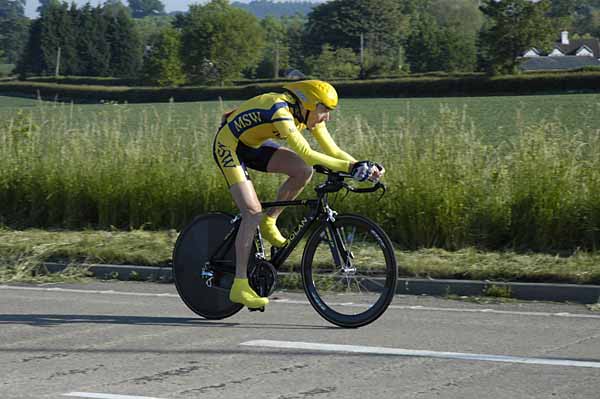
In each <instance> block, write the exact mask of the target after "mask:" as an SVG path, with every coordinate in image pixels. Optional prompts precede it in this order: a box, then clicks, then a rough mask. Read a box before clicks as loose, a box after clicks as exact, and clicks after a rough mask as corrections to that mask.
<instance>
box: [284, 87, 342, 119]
mask: <svg viewBox="0 0 600 399" xmlns="http://www.w3.org/2000/svg"><path fill="white" fill-rule="evenodd" d="M283 88H284V89H286V90H289V91H291V92H292V93H294V95H295V96H296V97H298V99H299V100H300V102H301V103H302V105H303V106H304V108H306V109H307V110H309V111H314V110H315V109H316V108H317V104H319V103H321V104H323V105H324V106H326V107H327V108H329V109H335V107H337V103H338V95H337V92H336V91H335V89H334V88H333V86H332V85H330V84H329V83H327V82H323V81H322V80H302V81H300V82H293V83H288V84H286V85H284V86H283Z"/></svg>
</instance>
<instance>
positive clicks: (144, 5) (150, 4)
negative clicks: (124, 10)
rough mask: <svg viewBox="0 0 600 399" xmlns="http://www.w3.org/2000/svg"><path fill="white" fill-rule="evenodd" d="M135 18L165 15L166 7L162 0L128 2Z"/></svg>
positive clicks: (132, 0)
mask: <svg viewBox="0 0 600 399" xmlns="http://www.w3.org/2000/svg"><path fill="white" fill-rule="evenodd" d="M128 2H129V8H130V9H131V15H132V17H133V18H144V17H147V16H156V15H163V14H164V13H165V5H164V4H163V3H162V2H161V1H160V0H128Z"/></svg>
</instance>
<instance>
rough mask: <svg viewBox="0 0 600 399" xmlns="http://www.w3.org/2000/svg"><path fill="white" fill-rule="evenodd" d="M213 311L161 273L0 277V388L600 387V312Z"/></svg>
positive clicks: (165, 391)
mask: <svg viewBox="0 0 600 399" xmlns="http://www.w3.org/2000/svg"><path fill="white" fill-rule="evenodd" d="M275 296H276V298H277V299H276V300H274V301H272V303H271V304H270V305H269V307H268V309H267V311H266V312H264V313H259V312H253V313H250V312H248V311H246V310H244V311H242V312H240V313H238V314H237V315H235V316H233V317H231V318H229V319H226V320H222V321H206V320H202V319H201V318H199V317H196V316H195V315H194V314H193V313H192V312H190V311H189V310H188V309H187V308H186V307H185V305H184V304H183V303H182V302H181V300H180V299H179V297H178V296H177V295H176V292H175V289H174V287H173V286H172V285H168V284H151V283H131V282H105V283H102V282H95V283H90V284H85V285H67V284H58V285H29V286H28V285H21V286H15V285H10V286H7V285H3V286H0V398H2V399H11V398H57V399H58V398H68V397H75V398H101V399H141V398H159V399H170V398H273V399H295V398H315V399H320V398H361V399H366V398H394V399H400V398H457V399H458V398H460V399H470V398H478V399H479V398H511V399H518V398H544V399H547V398H560V399H562V398H586V399H587V398H589V399H599V398H600V312H592V311H590V310H589V309H587V308H586V307H585V306H583V305H567V304H550V303H533V302H528V303H526V302H515V303H503V304H475V303H468V302H463V301H455V300H447V299H441V298H431V297H410V296H400V297H397V298H396V299H395V300H394V302H393V304H392V306H391V307H390V309H389V310H388V311H387V312H386V313H385V314H384V315H383V316H382V317H381V318H380V319H379V320H378V321H376V322H375V323H373V324H371V325H369V326H366V327H363V328H360V329H353V330H349V329H341V328H337V327H335V326H333V325H330V324H328V323H327V322H326V321H325V320H323V319H321V318H320V317H319V315H318V314H317V313H316V312H315V311H314V310H313V309H312V308H311V306H310V305H309V304H308V302H307V301H306V299H305V297H304V295H303V294H302V293H288V292H278V293H276V295H275Z"/></svg>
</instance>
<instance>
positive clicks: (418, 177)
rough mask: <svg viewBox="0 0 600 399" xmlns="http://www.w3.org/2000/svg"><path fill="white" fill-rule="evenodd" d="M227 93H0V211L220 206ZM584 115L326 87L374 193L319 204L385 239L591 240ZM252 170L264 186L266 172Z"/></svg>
mask: <svg viewBox="0 0 600 399" xmlns="http://www.w3.org/2000/svg"><path fill="white" fill-rule="evenodd" d="M235 104H236V102H231V103H219V102H202V103H181V104H151V105H143V104H132V105H127V104H125V105H118V104H102V105H100V104H99V105H71V104H55V103H52V102H37V101H34V100H27V99H15V98H7V97H0V120H1V121H2V122H0V171H1V172H0V173H1V174H0V202H1V203H2V204H4V205H3V208H2V209H1V210H0V223H4V224H6V225H9V226H13V227H31V226H36V227H66V228H81V227H92V228H98V227H99V228H111V227H114V228H119V229H122V228H126V229H127V228H139V227H143V228H149V229H160V228H180V227H181V226H182V225H183V224H185V223H186V222H187V221H189V220H190V219H191V218H192V217H193V215H195V214H198V213H201V212H206V211H210V210H217V209H223V210H227V211H235V209H234V207H233V204H232V201H231V199H230V196H229V194H228V193H227V191H226V189H225V185H224V182H223V180H222V177H221V176H220V174H219V172H218V170H217V168H215V167H214V165H213V161H212V155H211V151H210V148H211V143H212V136H213V134H214V131H215V127H216V126H217V124H218V120H219V116H220V113H221V112H222V110H225V109H229V108H232V107H234V106H235ZM598 126H600V95H597V94H595V95H583V94H582V95H561V96H523V97H485V98H436V99H370V100H342V102H341V104H340V107H339V111H336V112H335V114H334V120H333V121H331V123H330V130H331V131H332V133H333V136H334V138H335V139H336V141H337V142H338V144H340V146H341V147H342V148H344V149H347V150H348V152H350V153H352V154H353V155H355V156H356V157H358V158H371V159H375V160H378V161H380V162H382V163H384V164H385V165H386V167H387V170H388V173H387V176H386V183H387V184H388V187H389V192H388V194H387V195H386V196H385V197H384V198H383V199H382V200H381V201H380V202H376V197H375V196H349V197H347V198H346V199H345V200H342V199H341V198H339V199H338V201H337V203H336V205H335V206H336V209H339V210H341V211H349V210H351V211H353V212H359V213H364V214H366V215H368V216H371V217H372V218H373V219H375V220H377V221H378V222H380V223H381V224H382V225H383V227H384V228H385V229H386V230H387V231H388V232H389V233H390V235H391V237H392V239H393V240H394V241H395V242H396V243H397V244H398V245H399V246H400V247H401V248H408V249H412V248H420V247H432V246H433V247H443V248H447V249H458V248H464V247H468V246H476V247H482V248H493V249H501V248H511V249H516V250H548V251H567V252H572V251H574V250H576V249H577V248H582V249H596V248H597V246H598V244H600V231H599V230H600V203H599V202H598V198H600V130H599V128H598ZM254 177H255V179H254V182H255V184H256V186H257V187H258V191H259V192H260V193H261V198H262V199H264V200H267V199H271V198H272V197H273V196H274V193H275V190H276V188H277V184H278V183H279V182H281V180H282V179H281V178H280V177H267V176H264V175H254ZM319 179H320V178H319V177H318V176H316V177H315V178H314V179H313V180H315V181H318V180H319ZM310 192H311V190H310V189H307V193H308V194H304V196H305V197H307V196H309V195H310ZM287 214H288V215H287V218H284V220H283V222H282V223H283V224H286V223H287V222H289V221H290V219H291V217H293V216H295V214H294V212H287Z"/></svg>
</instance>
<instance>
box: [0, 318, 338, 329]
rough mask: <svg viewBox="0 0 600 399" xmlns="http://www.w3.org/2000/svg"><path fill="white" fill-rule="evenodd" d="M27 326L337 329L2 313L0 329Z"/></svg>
mask: <svg viewBox="0 0 600 399" xmlns="http://www.w3.org/2000/svg"><path fill="white" fill-rule="evenodd" d="M9 324H26V325H30V326H35V327H54V326H59V325H63V324H122V325H140V326H165V327H221V328H223V327H229V328H257V329H269V330H272V329H281V330H327V329H339V327H335V326H313V325H298V324H283V323H276V324H275V323H235V322H223V321H209V320H203V319H199V318H193V317H153V316H123V315H75V314H0V326H2V325H9Z"/></svg>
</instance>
